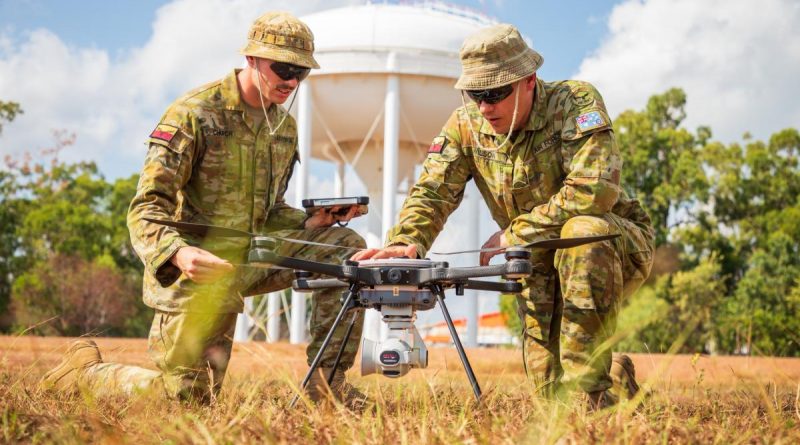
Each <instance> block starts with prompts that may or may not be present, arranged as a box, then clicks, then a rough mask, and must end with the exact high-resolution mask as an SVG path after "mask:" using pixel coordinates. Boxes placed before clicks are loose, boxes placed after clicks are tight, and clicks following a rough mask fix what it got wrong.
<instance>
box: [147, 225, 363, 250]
mask: <svg viewBox="0 0 800 445" xmlns="http://www.w3.org/2000/svg"><path fill="white" fill-rule="evenodd" d="M142 219H144V220H145V221H148V222H151V223H155V224H161V225H162V226H169V227H174V228H176V229H179V230H183V231H184V232H187V233H192V234H195V235H199V236H206V235H210V236H219V237H226V238H252V237H256V236H257V237H262V238H271V239H275V240H280V241H286V242H290V243H297V244H306V245H309V246H321V247H334V248H337V249H344V250H352V251H361V250H364V249H360V248H358V247H348V246H338V245H336V244H327V243H318V242H315V241H306V240H301V239H295V238H286V237H283V236H275V235H259V234H257V233H251V232H245V231H244V230H238V229H231V228H229V227H221V226H215V225H211V224H197V223H190V222H179V221H169V220H166V219H154V218H142Z"/></svg>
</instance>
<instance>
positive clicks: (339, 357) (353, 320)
mask: <svg viewBox="0 0 800 445" xmlns="http://www.w3.org/2000/svg"><path fill="white" fill-rule="evenodd" d="M356 319H358V311H356V312H353V317H352V318H350V324H348V325H347V331H346V332H345V333H344V340H342V344H341V346H339V352H338V353H337V354H336V360H334V361H333V368H332V369H331V375H329V376H328V378H327V381H328V386H331V383H333V375H334V374H336V370H337V369H339V362H340V361H342V354H344V348H346V347H347V341H348V340H350V334H352V333H353V326H354V325H355V324H356Z"/></svg>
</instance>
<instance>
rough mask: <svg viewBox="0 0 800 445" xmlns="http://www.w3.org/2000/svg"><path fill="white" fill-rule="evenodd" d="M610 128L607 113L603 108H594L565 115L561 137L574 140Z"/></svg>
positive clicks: (609, 119)
mask: <svg viewBox="0 0 800 445" xmlns="http://www.w3.org/2000/svg"><path fill="white" fill-rule="evenodd" d="M610 129H611V118H609V117H608V113H606V111H605V110H604V109H600V108H595V109H593V110H586V111H584V112H583V113H581V114H579V115H577V116H575V115H573V117H567V118H566V119H565V120H564V128H563V129H562V130H561V139H563V140H565V141H574V140H577V139H580V138H582V137H584V136H586V135H588V134H591V133H594V132H597V131H603V130H610Z"/></svg>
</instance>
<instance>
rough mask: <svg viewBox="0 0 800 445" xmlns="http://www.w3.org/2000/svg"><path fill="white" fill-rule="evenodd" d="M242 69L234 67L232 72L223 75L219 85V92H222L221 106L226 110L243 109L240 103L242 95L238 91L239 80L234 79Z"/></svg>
mask: <svg viewBox="0 0 800 445" xmlns="http://www.w3.org/2000/svg"><path fill="white" fill-rule="evenodd" d="M240 71H242V70H241V69H235V70H233V72H232V73H230V74H228V75H227V76H225V78H224V79H222V85H221V87H220V88H221V90H222V91H221V93H222V101H223V106H224V107H225V109H226V110H239V111H244V106H243V105H242V95H241V94H240V93H239V81H238V80H237V79H236V76H237V75H238V74H239V72H240Z"/></svg>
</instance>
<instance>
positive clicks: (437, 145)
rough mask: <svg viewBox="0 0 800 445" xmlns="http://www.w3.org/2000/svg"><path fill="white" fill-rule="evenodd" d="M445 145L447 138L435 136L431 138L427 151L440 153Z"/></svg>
mask: <svg viewBox="0 0 800 445" xmlns="http://www.w3.org/2000/svg"><path fill="white" fill-rule="evenodd" d="M445 147H447V138H446V137H444V136H436V137H435V138H433V142H432V143H431V146H430V147H428V153H429V154H430V153H441V152H442V150H444V148H445Z"/></svg>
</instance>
